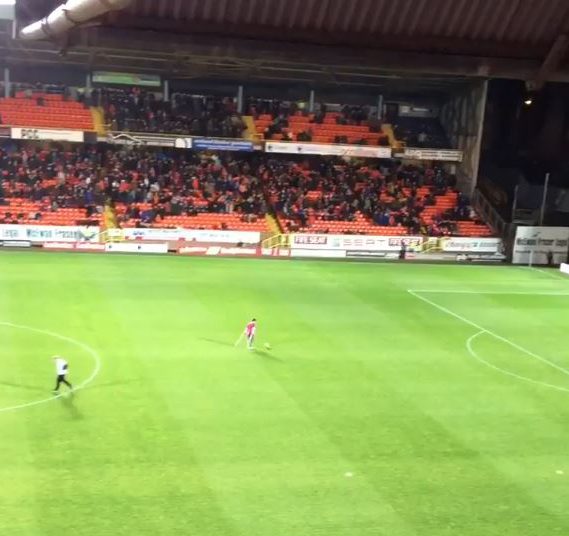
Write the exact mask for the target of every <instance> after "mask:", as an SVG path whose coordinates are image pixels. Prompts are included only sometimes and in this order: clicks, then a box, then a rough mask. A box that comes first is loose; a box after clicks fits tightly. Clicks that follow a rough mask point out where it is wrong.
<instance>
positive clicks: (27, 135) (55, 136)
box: [12, 127, 85, 143]
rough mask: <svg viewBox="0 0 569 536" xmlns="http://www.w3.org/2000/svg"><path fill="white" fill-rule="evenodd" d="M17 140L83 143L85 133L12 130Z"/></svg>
mask: <svg viewBox="0 0 569 536" xmlns="http://www.w3.org/2000/svg"><path fill="white" fill-rule="evenodd" d="M12 138H13V139H15V140H54V141H73V142H77V143H83V142H84V141H85V133H84V132H82V131H81V130H58V129H53V128H19V127H18V128H16V127H14V128H12Z"/></svg>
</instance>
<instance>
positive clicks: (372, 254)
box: [346, 250, 398, 259]
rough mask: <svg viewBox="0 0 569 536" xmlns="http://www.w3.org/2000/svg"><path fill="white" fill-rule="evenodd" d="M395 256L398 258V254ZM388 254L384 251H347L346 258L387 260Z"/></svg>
mask: <svg viewBox="0 0 569 536" xmlns="http://www.w3.org/2000/svg"><path fill="white" fill-rule="evenodd" d="M392 255H395V257H397V256H398V255H397V254H393V253H392ZM386 256H387V253H385V252H384V251H365V250H360V251H346V257H348V258H358V257H359V258H362V257H363V258H365V257H367V258H375V259H384V258H386Z"/></svg>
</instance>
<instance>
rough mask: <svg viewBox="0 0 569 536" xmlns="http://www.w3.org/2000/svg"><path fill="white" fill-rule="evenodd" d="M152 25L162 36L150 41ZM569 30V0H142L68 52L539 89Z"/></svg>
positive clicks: (46, 4)
mask: <svg viewBox="0 0 569 536" xmlns="http://www.w3.org/2000/svg"><path fill="white" fill-rule="evenodd" d="M59 3H60V1H58V0H19V2H18V12H19V16H20V19H21V20H25V21H27V22H29V21H31V20H34V19H38V18H41V17H43V16H45V15H46V14H47V13H48V12H49V11H50V10H51V9H52V8H53V7H55V6H56V5H58V4H59ZM144 30H152V31H155V32H160V34H159V36H157V38H156V39H154V40H152V41H150V40H149V39H148V36H145V35H144V34H143V33H141V31H144ZM567 32H569V1H567V0H397V1H394V0H133V3H132V4H131V6H130V7H129V8H127V9H126V10H125V11H123V12H120V13H113V14H110V15H109V16H107V17H106V19H105V20H103V21H101V22H100V24H99V26H97V27H96V28H93V27H92V28H90V29H87V30H83V31H82V32H80V33H81V35H80V36H75V38H74V40H72V42H73V43H74V44H75V45H77V46H76V47H75V48H71V49H70V51H73V50H80V49H81V47H83V48H84V49H85V48H90V49H91V51H92V52H93V51H95V52H96V54H95V56H96V55H97V54H100V57H101V59H102V58H103V57H104V56H105V55H106V56H107V60H111V61H110V62H111V63H112V61H113V60H112V55H113V51H114V52H115V56H116V51H117V50H121V51H122V53H123V55H126V54H132V58H131V60H130V65H131V66H132V67H133V68H134V67H136V66H137V65H138V64H139V63H138V61H139V60H140V58H137V54H139V53H142V52H144V53H146V55H147V56H146V57H147V58H148V61H147V62H146V64H147V68H148V69H149V70H156V71H159V70H163V69H167V70H169V71H174V72H176V71H178V72H180V73H182V72H184V71H185V70H187V68H188V67H191V66H192V65H193V67H199V68H201V67H203V68H204V69H205V68H206V66H207V65H209V67H210V68H211V70H212V72H218V71H225V72H226V74H227V73H229V72H231V71H232V70H233V71H234V72H236V73H240V76H248V77H259V78H263V77H265V78H271V77H282V78H287V77H290V78H292V79H293V80H294V79H299V80H300V79H302V80H306V81H310V80H311V79H314V80H319V79H323V80H324V79H329V81H330V82H335V83H349V81H350V80H351V82H352V83H354V84H355V85H358V84H359V85H365V84H366V83H368V84H376V83H378V81H379V80H381V79H382V77H385V76H386V75H389V74H391V75H393V74H394V73H404V74H407V75H408V74H410V73H413V74H414V75H429V76H433V75H434V76H438V77H441V76H479V77H498V78H514V79H521V80H528V81H533V82H534V83H535V84H536V85H537V86H539V85H541V84H542V83H543V82H544V81H546V80H555V81H569V61H568V60H569V54H568V50H567V49H568V45H569V39H568V37H567ZM26 46H28V45H26ZM30 46H31V45H30ZM332 47H333V48H332ZM154 54H156V55H157V56H156V57H157V58H158V56H159V55H160V54H162V56H163V58H167V63H166V64H164V65H159V64H160V62H159V60H158V59H156V61H154ZM91 60H92V61H93V58H91ZM95 60H96V57H95ZM111 66H114V67H118V68H124V65H122V64H120V62H118V61H117V63H116V65H111ZM140 67H142V65H141V66H140ZM245 67H246V68H245ZM191 70H192V69H190V71H191ZM244 73H246V74H244ZM342 73H344V74H342ZM439 80H440V79H439ZM439 83H442V82H439Z"/></svg>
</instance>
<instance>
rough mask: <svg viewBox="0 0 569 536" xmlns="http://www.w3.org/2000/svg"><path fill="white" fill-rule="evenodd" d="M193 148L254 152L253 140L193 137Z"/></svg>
mask: <svg viewBox="0 0 569 536" xmlns="http://www.w3.org/2000/svg"><path fill="white" fill-rule="evenodd" d="M192 144H193V148H194V149H196V150H198V151H247V152H252V151H253V149H254V147H253V142H252V141H247V140H226V139H216V138H193V140H192Z"/></svg>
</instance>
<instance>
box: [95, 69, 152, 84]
mask: <svg viewBox="0 0 569 536" xmlns="http://www.w3.org/2000/svg"><path fill="white" fill-rule="evenodd" d="M92 80H93V82H94V83H95V84H117V85H118V84H120V85H125V86H144V87H156V88H159V87H160V86H161V85H162V82H161V80H160V77H159V76H158V75H155V74H139V73H116V72H113V71H93V74H92Z"/></svg>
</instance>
